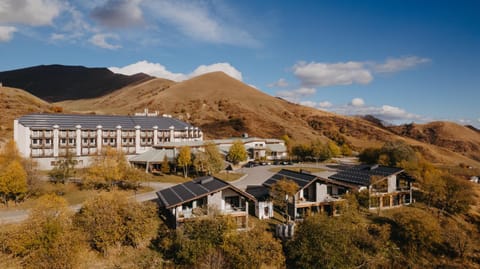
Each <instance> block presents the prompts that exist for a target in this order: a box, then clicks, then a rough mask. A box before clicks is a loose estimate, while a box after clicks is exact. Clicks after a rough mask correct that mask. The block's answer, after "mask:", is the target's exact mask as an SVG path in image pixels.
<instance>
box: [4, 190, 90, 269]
mask: <svg viewBox="0 0 480 269" xmlns="http://www.w3.org/2000/svg"><path fill="white" fill-rule="evenodd" d="M71 216H72V212H71V211H70V209H69V208H68V205H67V202H66V201H65V200H64V199H63V198H61V197H58V196H56V195H53V194H49V195H44V196H42V197H40V198H39V200H38V202H37V203H36V206H35V207H34V208H33V209H32V210H31V213H30V216H29V218H28V219H27V220H26V221H25V222H24V223H22V224H21V225H20V226H19V227H18V229H17V230H16V231H14V232H12V233H11V234H10V237H9V239H8V241H7V242H6V246H7V251H8V252H10V253H11V254H13V255H14V256H17V257H21V259H22V262H23V265H24V267H25V268H73V267H74V266H75V264H76V261H77V256H78V251H79V247H80V245H81V242H82V241H81V237H80V235H79V234H78V232H77V231H76V230H75V229H74V228H73V226H72V221H71Z"/></svg>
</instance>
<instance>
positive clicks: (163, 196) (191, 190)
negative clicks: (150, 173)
mask: <svg viewBox="0 0 480 269" xmlns="http://www.w3.org/2000/svg"><path fill="white" fill-rule="evenodd" d="M224 189H232V190H234V191H235V192H237V193H239V194H240V195H242V196H245V197H247V198H249V199H251V200H255V197H253V196H252V195H250V194H248V193H246V192H243V191H241V190H239V189H237V188H236V187H234V186H233V185H231V184H229V183H227V182H225V181H223V180H221V179H218V178H216V177H212V176H205V177H199V178H196V179H193V180H192V181H188V182H184V183H181V184H178V185H175V186H173V187H170V188H167V189H163V190H161V191H158V192H157V196H158V198H159V202H160V206H161V207H165V208H172V207H175V206H178V205H181V204H183V203H186V202H189V201H192V200H195V199H199V198H201V197H203V196H206V195H209V194H211V193H215V192H218V191H221V190H224Z"/></svg>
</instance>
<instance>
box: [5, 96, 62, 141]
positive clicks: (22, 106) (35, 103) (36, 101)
mask: <svg viewBox="0 0 480 269" xmlns="http://www.w3.org/2000/svg"><path fill="white" fill-rule="evenodd" d="M54 110H55V107H53V106H52V105H51V104H49V103H47V102H45V101H43V100H42V99H40V98H38V97H35V96H33V95H31V94H30V93H28V92H26V91H23V90H20V89H15V88H10V87H0V113H1V116H0V145H2V144H3V143H4V142H5V141H7V140H9V139H11V138H12V137H13V120H14V119H16V118H18V117H20V116H22V115H25V114H29V113H34V112H49V113H52V112H54Z"/></svg>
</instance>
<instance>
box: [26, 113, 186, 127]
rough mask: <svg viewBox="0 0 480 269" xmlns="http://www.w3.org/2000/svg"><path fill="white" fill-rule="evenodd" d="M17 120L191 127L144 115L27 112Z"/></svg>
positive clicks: (39, 123) (37, 124) (47, 124)
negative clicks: (27, 113)
mask: <svg viewBox="0 0 480 269" xmlns="http://www.w3.org/2000/svg"><path fill="white" fill-rule="evenodd" d="M18 122H19V123H20V124H22V125H23V126H25V127H30V128H33V129H35V128H42V129H51V128H52V126H53V125H58V126H59V128H60V129H75V126H77V125H80V126H82V128H83V129H96V128H97V126H98V125H101V126H102V128H103V129H108V130H115V129H116V128H117V126H119V125H120V126H122V129H134V128H135V126H137V125H138V126H140V127H141V128H142V129H150V130H153V127H154V126H157V127H158V129H160V130H168V129H169V128H170V126H173V127H175V129H181V130H183V129H185V127H189V128H190V127H193V126H192V125H190V124H188V123H186V122H183V121H181V120H178V119H175V118H170V117H146V116H114V115H73V114H43V113H38V114H29V115H25V116H22V117H20V118H19V119H18Z"/></svg>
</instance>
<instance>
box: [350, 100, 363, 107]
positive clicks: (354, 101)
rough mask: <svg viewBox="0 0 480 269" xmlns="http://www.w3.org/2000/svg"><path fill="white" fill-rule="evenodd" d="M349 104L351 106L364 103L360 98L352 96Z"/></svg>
mask: <svg viewBox="0 0 480 269" xmlns="http://www.w3.org/2000/svg"><path fill="white" fill-rule="evenodd" d="M350 104H351V105H352V106H355V107H359V106H363V105H365V101H364V100H363V99H362V98H353V99H352V101H351V102H350Z"/></svg>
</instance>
